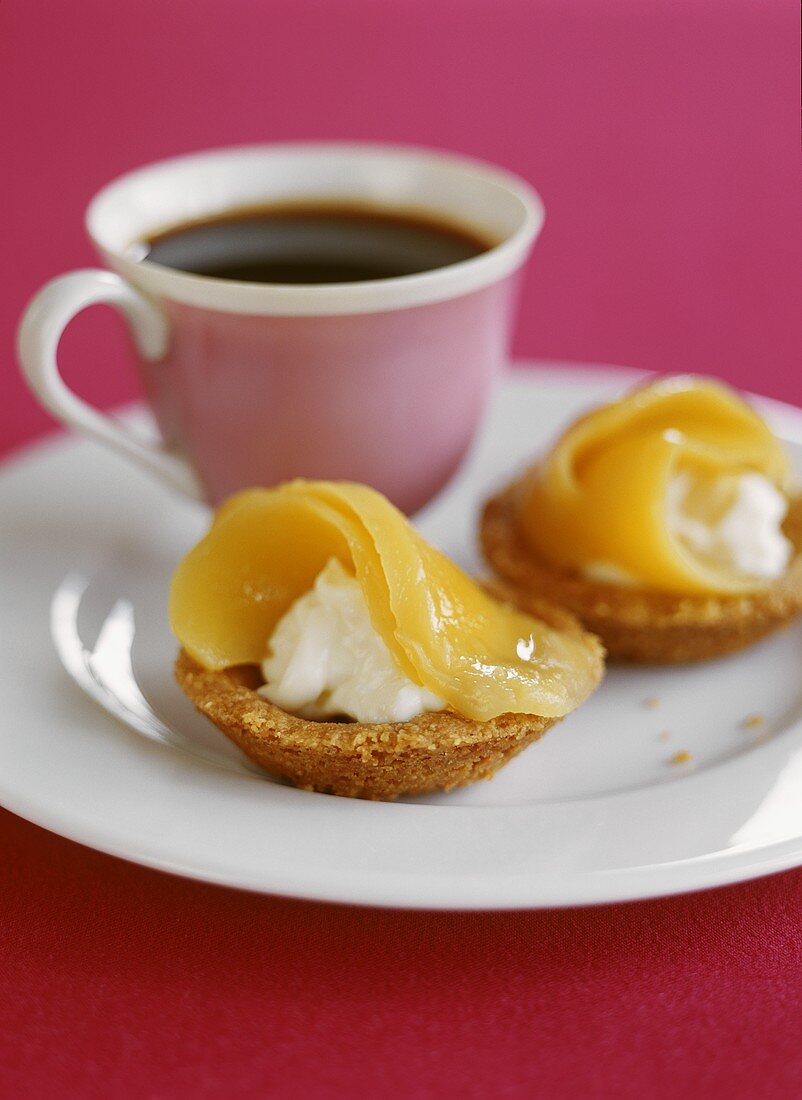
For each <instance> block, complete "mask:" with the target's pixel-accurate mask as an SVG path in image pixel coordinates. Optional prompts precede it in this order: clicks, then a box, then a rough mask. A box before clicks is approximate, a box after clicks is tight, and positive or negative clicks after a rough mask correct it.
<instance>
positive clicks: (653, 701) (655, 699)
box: [643, 695, 660, 710]
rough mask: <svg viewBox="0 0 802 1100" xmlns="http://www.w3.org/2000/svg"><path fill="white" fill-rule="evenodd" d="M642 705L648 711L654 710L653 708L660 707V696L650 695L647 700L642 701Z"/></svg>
mask: <svg viewBox="0 0 802 1100" xmlns="http://www.w3.org/2000/svg"><path fill="white" fill-rule="evenodd" d="M643 705H644V706H645V707H648V708H649V710H654V709H655V707H659V706H660V696H659V695H650V696H649V698H648V699H644V700H643Z"/></svg>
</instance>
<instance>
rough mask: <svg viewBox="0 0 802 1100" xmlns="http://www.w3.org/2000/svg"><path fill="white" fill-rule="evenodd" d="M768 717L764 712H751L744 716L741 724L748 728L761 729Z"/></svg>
mask: <svg viewBox="0 0 802 1100" xmlns="http://www.w3.org/2000/svg"><path fill="white" fill-rule="evenodd" d="M765 724H766V719H765V718H764V717H763V715H762V714H750V715H749V717H748V718H744V720H743V722H741V725H742V726H743V728H744V729H746V730H756V729H760V727H761V726H765Z"/></svg>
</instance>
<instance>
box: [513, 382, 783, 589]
mask: <svg viewBox="0 0 802 1100" xmlns="http://www.w3.org/2000/svg"><path fill="white" fill-rule="evenodd" d="M683 471H688V472H690V473H691V474H692V475H693V478H694V486H695V489H694V493H693V508H694V518H696V519H699V520H701V521H703V522H705V521H707V522H710V523H713V522H715V521H716V520H717V519H718V518H720V513H721V508H722V502H723V501H726V499H727V491H730V492H731V491H732V489H733V486H734V484H735V478H736V476H738V475H740V474H743V473H746V472H748V471H754V472H757V473H760V474H763V475H764V476H766V477H767V478H769V479H770V480H771V481H772V482H774V484H775V485H776V486H777V487H778V488H779V489H780V490H782V491H785V490H786V488H787V486H788V484H789V480H790V474H791V468H790V462H789V458H788V456H787V455H786V453H785V451H784V450H783V448H782V446H781V444H780V443H779V441H778V440H777V439H776V438H775V437H774V435H773V434H772V433H771V431H770V429H769V428H768V426H767V425H766V424H765V423H764V421H763V420H762V419H761V418H760V417H759V416H758V415H757V413H755V412H754V411H753V410H752V409H751V408H750V407H749V406H748V405H747V404H746V403H745V402H744V401H743V400H742V399H741V398H740V397H739V396H738V395H737V394H736V393H734V392H733V391H732V390H730V389H729V388H728V387H727V386H725V385H723V384H721V383H718V382H713V381H708V380H701V379H696V378H693V377H690V376H679V377H672V378H666V379H663V380H661V381H658V382H655V383H654V384H652V385H648V386H643V387H642V388H639V389H636V390H635V391H633V392H632V393H630V394H629V395H627V396H626V397H624V398H623V399H622V400H620V401H615V402H613V403H612V404H610V405H605V406H603V407H602V408H599V409H596V410H594V411H593V412H591V413H589V414H588V415H586V416H584V417H582V418H581V419H580V420H578V421H577V422H576V423H575V424H573V425H572V426H571V427H570V428H569V429H568V430H567V431H566V432H565V434H564V435H563V436H562V437H561V438H560V439H559V441H558V442H557V444H556V446H555V447H554V449H553V450H552V451H551V452H550V454H549V455H548V457H547V458H546V459H545V461H544V462H543V463H541V464H540V465H538V466H537V467H536V468H535V469H533V470H532V472H531V473H530V475H529V476H528V477H527V478H526V479H525V481H524V483H523V485H522V492H521V498H520V501H521V503H520V521H521V527H522V531H523V534H524V537H525V539H526V541H527V542H528V543H529V545H530V546H531V548H532V549H533V550H534V551H535V552H537V553H538V554H540V555H541V556H542V557H544V558H545V559H546V560H547V561H549V562H551V563H552V564H554V565H556V566H558V567H563V568H569V569H573V570H578V571H581V570H583V569H584V568H586V567H588V566H599V565H602V566H603V567H607V568H610V569H611V571H612V570H615V569H617V570H623V572H624V574H626V575H628V576H629V577H630V578H631V579H632V580H633V581H634V582H635V583H636V584H639V585H641V586H644V587H648V588H654V589H659V590H662V591H668V592H685V593H715V592H730V593H737V592H741V591H748V590H750V589H757V588H760V587H762V586H763V585H762V583H761V581H760V580H758V579H756V578H754V577H749V576H745V575H743V574H739V573H738V572H736V571H735V570H734V569H731V568H728V567H726V566H723V565H717V564H715V563H711V562H710V561H707V560H702V559H701V558H700V557H699V556H698V555H696V554H694V553H693V552H692V550H691V549H689V547H688V546H687V545H686V544H684V543H682V542H681V541H680V540H679V539H678V538H676V537H675V536H674V535H673V534H672V532H671V530H669V527H668V526H667V524H666V515H667V506H666V496H667V492H668V486H669V482H670V480H671V479H672V478H673V476H674V475H676V474H678V473H680V472H683ZM723 490H727V491H723Z"/></svg>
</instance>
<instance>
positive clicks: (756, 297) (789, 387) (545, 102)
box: [0, 0, 802, 444]
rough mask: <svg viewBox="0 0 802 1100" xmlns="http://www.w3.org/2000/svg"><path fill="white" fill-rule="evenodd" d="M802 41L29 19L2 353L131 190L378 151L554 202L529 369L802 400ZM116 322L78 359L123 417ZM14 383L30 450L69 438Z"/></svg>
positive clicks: (512, 2)
mask: <svg viewBox="0 0 802 1100" xmlns="http://www.w3.org/2000/svg"><path fill="white" fill-rule="evenodd" d="M798 20H799V16H798V5H796V4H795V3H793V0H607V2H605V3H599V2H597V0H328V2H323V0H227V2H226V0H170V2H169V3H163V2H161V0H115V3H113V4H112V3H109V2H108V0H70V3H61V2H52V0H51V2H47V0H37V2H36V3H27V4H26V3H24V0H6V2H5V3H3V4H2V5H0V103H2V104H3V105H4V106H3V110H2V112H0V114H1V115H2V117H1V118H0V127H1V128H2V130H1V131H0V135H1V136H2V142H0V147H2V148H3V149H4V150H8V151H9V152H10V153H11V156H10V158H9V159H8V160H7V161H6V164H7V167H6V170H5V171H4V173H3V191H2V194H3V197H4V200H5V201H4V203H3V207H2V209H3V212H4V215H5V222H6V227H5V231H4V234H3V242H4V261H5V264H4V266H5V271H6V282H7V285H6V286H5V287H4V293H3V296H2V298H1V299H0V338H1V339H2V346H4V347H5V348H6V349H8V348H9V347H10V343H11V338H12V333H13V330H14V326H15V323H16V320H17V317H18V315H19V313H20V310H21V309H22V306H23V303H24V302H25V300H26V298H27V297H28V296H29V295H30V294H31V293H32V292H33V291H34V290H35V289H36V288H37V287H38V286H39V285H40V284H41V283H42V282H43V281H45V280H46V279H48V278H49V277H51V276H52V275H55V274H57V273H58V272H60V271H64V270H67V269H69V268H72V267H76V266H82V265H87V264H92V263H94V257H93V255H92V252H91V250H90V248H89V246H88V244H87V242H86V240H85V237H84V233H83V228H82V212H83V209H84V207H85V205H86V203H87V200H88V199H89V198H90V197H91V195H92V194H93V193H94V192H95V191H96V190H97V189H98V188H99V187H100V186H101V185H102V184H103V183H104V182H106V181H107V180H109V179H111V178H112V177H113V176H115V175H117V174H119V173H120V172H123V171H125V170H127V169H129V168H132V167H135V166H136V165H139V164H142V163H144V162H147V161H150V160H153V159H157V158H159V157H163V156H167V155H171V154H174V153H179V152H184V151H188V150H192V149H199V148H203V147H206V146H213V145H220V144H229V143H236V142H246V141H265V140H273V139H281V140H284V139H292V138H339V137H343V138H366V139H372V138H375V139H381V140H390V141H404V142H417V143H421V144H424V145H433V146H442V147H445V148H450V149H455V150H459V151H462V152H465V153H470V154H474V155H477V156H480V157H485V158H488V159H489V160H492V161H497V162H498V163H499V164H502V165H505V166H507V167H509V168H512V169H514V170H515V171H517V172H520V173H521V174H522V175H523V176H525V177H526V178H527V179H529V180H530V181H531V182H532V183H533V184H534V185H535V186H536V187H537V188H539V190H540V191H541V193H542V195H543V198H544V200H545V203H546V207H547V210H548V220H547V225H546V229H545V231H544V233H543V236H542V238H541V240H540V243H539V244H538V246H537V249H536V252H535V256H534V259H533V262H532V264H531V267H530V271H529V276H528V279H527V281H526V285H525V288H524V296H523V301H522V309H521V319H520V325H519V330H518V338H517V340H516V352H517V353H518V354H519V355H527V356H533V355H539V356H553V357H558V358H566V359H587V360H596V361H608V362H615V363H622V364H627V365H631V366H636V367H644V368H653V369H657V370H684V369H689V370H695V371H711V372H715V373H720V374H722V375H724V376H725V377H728V378H730V379H732V380H733V381H735V382H739V383H742V384H747V385H752V386H756V387H757V388H759V389H761V390H763V391H765V392H767V393H769V394H771V395H774V396H784V397H787V398H790V399H792V400H796V401H799V402H802V378H800V372H799V370H798V368H799V363H800V351H802V338H801V335H800V325H799V307H800V301H801V300H802V217H800V214H802V210H801V209H800V206H801V203H800V173H799V169H800V152H799V138H798V130H799V113H798V98H799V97H798V84H799V79H798V41H799V33H798V31H799V28H798ZM105 313H106V311H105V310H95V311H92V313H91V314H90V315H87V316H84V317H82V318H80V319H79V320H77V321H76V322H75V324H74V326H73V328H72V330H71V332H70V333H69V336H68V338H67V340H66V341H65V353H64V362H65V364H66V367H67V371H68V375H69V377H70V379H71V380H73V381H74V382H75V384H76V385H78V386H80V388H81V389H82V391H83V392H84V393H85V394H87V395H90V396H91V397H93V398H94V399H95V400H97V401H99V402H101V403H103V404H105V403H108V402H110V401H119V400H120V399H122V398H125V397H128V396H129V395H130V394H131V393H132V392H133V390H134V384H133V379H132V377H131V375H130V373H129V372H128V370H127V368H126V364H125V354H124V351H123V347H124V345H123V341H122V338H121V336H120V333H119V330H118V327H117V323H116V322H115V321H114V320H112V319H111V318H108V317H106V316H104V314H105ZM6 364H7V366H4V367H3V370H4V371H5V370H6V369H7V370H8V371H9V372H10V378H9V380H8V381H6V379H5V378H4V387H5V386H6V385H7V386H8V387H9V390H10V393H11V398H12V399H11V400H6V401H4V402H3V403H2V406H1V407H0V418H2V419H0V439H2V440H4V441H5V442H6V443H7V444H14V443H18V442H21V441H22V440H24V439H26V438H28V437H29V436H30V435H31V433H32V432H37V431H41V430H42V429H43V428H44V427H45V426H46V424H47V419H46V417H45V416H44V414H43V413H34V412H33V411H32V407H31V404H30V403H29V402H28V400H27V399H26V398H25V397H24V396H23V390H22V387H21V384H20V383H19V382H18V381H17V380H16V378H15V377H14V376H13V367H12V365H11V362H10V357H7V359H6Z"/></svg>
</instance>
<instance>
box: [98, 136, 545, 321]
mask: <svg viewBox="0 0 802 1100" xmlns="http://www.w3.org/2000/svg"><path fill="white" fill-rule="evenodd" d="M293 165H296V166H298V167H306V168H307V169H311V168H312V166H315V165H317V169H318V170H317V172H311V171H309V172H308V174H305V175H304V177H303V181H304V185H306V181H307V180H311V181H312V183H313V184H316V182H317V180H318V179H319V178H320V174H321V172H323V173H325V172H326V171H330V173H331V176H332V179H333V181H334V182H333V183H332V184H330V185H327V186H326V187H325V188H323V190H322V191H319V192H315V191H313V190H310V191H309V192H308V193H309V194H310V195H311V194H317V196H318V197H320V195H321V194H322V193H323V191H324V192H325V194H326V195H327V197H331V194H330V189H329V188H330V186H336V187H337V188H338V196H339V197H346V196H347V195H348V194H349V192H348V188H349V187H350V188H351V192H350V197H351V198H354V199H358V200H359V201H365V200H368V201H369V200H370V198H371V194H370V193H369V192H370V191H371V189H373V192H374V197H375V195H378V194H381V193H383V192H384V195H383V198H382V199H380V200H377V204H378V205H381V202H382V201H383V202H384V203H386V204H387V205H391V204H392V205H396V206H402V207H404V208H414V207H416V206H417V208H419V209H421V210H424V211H426V212H432V211H434V212H437V210H436V208H437V207H438V205H439V207H440V211H441V212H442V213H450V214H451V215H453V216H454V217H455V219H456V220H458V221H461V222H462V223H463V224H466V225H468V226H470V227H473V228H478V229H485V230H491V227H494V228H493V232H494V235H495V236H497V237H498V239H499V243H498V244H496V245H493V246H492V247H491V248H490V249H488V250H487V251H486V252H482V253H480V254H479V255H477V256H474V257H472V258H470V259H468V260H463V261H461V262H459V263H455V264H451V265H449V266H447V267H441V268H436V269H434V270H432V271H425V272H421V273H420V274H415V275H403V276H399V277H395V278H389V279H381V280H379V279H377V280H367V281H364V282H359V283H332V284H326V285H320V286H308V285H304V286H295V285H293V286H290V285H278V284H264V283H245V282H237V281H233V280H231V281H229V280H223V279H215V278H210V277H208V276H203V275H195V274H190V273H188V272H182V271H176V270H175V269H173V268H168V267H165V266H163V265H161V264H157V263H153V262H152V261H148V260H140V261H136V260H134V259H132V258H131V256H130V255H127V252H128V249H129V246H130V245H131V244H132V243H133V242H134V241H135V240H136V239H138V238H141V237H142V236H145V235H147V234H148V233H154V232H158V231H159V230H161V229H164V228H166V227H167V226H169V225H175V224H181V222H182V221H185V222H186V221H191V220H193V216H194V217H198V216H200V217H208V216H211V215H213V214H214V213H221V212H223V211H224V210H225V209H230V208H231V207H232V205H245V203H244V202H243V201H241V200H242V198H243V196H245V195H246V193H247V191H246V190H243V188H246V189H247V188H249V187H250V188H256V189H257V190H255V191H254V195H256V194H257V191H258V188H259V186H260V184H259V180H260V179H262V178H263V176H261V175H260V173H262V174H265V173H267V172H268V171H269V170H270V168H271V166H272V167H273V168H275V169H276V170H278V169H279V168H280V169H281V171H283V172H284V173H285V175H287V173H291V169H292V166H293ZM196 173H197V178H198V179H199V180H200V179H203V181H204V182H205V183H206V185H207V192H206V193H205V194H204V192H203V188H202V187H200V186H196V187H192V186H190V185H189V182H188V181H189V180H191V179H193V178H194V177H195V174H196ZM355 175H356V176H359V177H360V178H359V179H358V180H357V181H356V183H355V184H353V183H352V180H353V177H354V176H355ZM287 178H289V176H287ZM226 181H228V184H227V183H226ZM231 185H233V186H234V187H235V189H236V191H237V193H238V195H239V198H236V197H235V198H234V199H233V201H232V198H231V197H229V198H228V200H226V187H227V186H229V187H230V186H231ZM427 187H429V188H430V193H431V196H432V201H431V202H427V201H426V198H425V196H426V194H427ZM264 198H265V196H264V195H263V194H261V201H264ZM255 201H258V200H255ZM160 202H161V207H159V203H160ZM452 202H453V204H454V206H455V207H459V206H460V205H461V207H462V208H461V209H450V210H449V204H450V203H452ZM160 210H161V212H160ZM544 219H545V210H544V207H543V203H542V201H541V199H540V196H539V195H538V194H537V192H536V191H535V190H534V188H532V187H531V186H530V185H529V184H528V183H526V182H525V181H524V180H523V179H521V178H520V177H518V176H516V175H514V174H513V173H512V172H508V171H506V170H504V169H501V168H497V167H495V166H494V165H491V164H488V163H486V162H484V161H480V160H475V159H473V158H470V157H465V156H461V155H458V154H454V153H445V152H441V151H437V150H431V149H427V148H422V147H418V146H408V145H388V144H383V143H372V142H290V143H281V144H264V145H243V146H229V147H225V148H220V149H212V150H207V151H205V152H200V153H190V154H186V155H183V156H179V157H172V158H169V159H167V160H161V161H157V162H155V163H153V164H149V165H147V166H145V167H143V168H138V169H135V170H134V171H132V172H128V173H126V174H125V175H122V176H120V177H118V178H117V179H116V180H114V181H112V182H111V183H109V184H107V185H106V186H105V187H104V188H102V190H101V191H99V192H98V193H97V195H95V197H94V198H93V199H92V201H91V202H90V204H89V207H88V208H87V212H86V228H87V232H88V234H89V236H90V239H91V240H92V242H93V244H94V246H95V248H96V249H97V250H98V252H99V253H100V254H101V256H102V257H103V258H104V259H105V261H106V263H107V264H108V265H109V266H110V267H111V268H112V269H113V270H115V271H117V272H118V274H120V275H121V276H122V277H123V278H125V279H127V280H128V281H129V282H131V283H133V284H134V285H136V286H137V287H139V288H140V289H141V290H143V291H145V292H146V293H149V294H151V295H153V296H155V297H159V298H167V299H171V300H173V301H176V302H181V303H184V304H186V305H191V306H196V307H199V308H201V309H211V310H216V311H220V312H228V313H241V314H242V313H244V314H256V315H260V314H262V315H281V316H325V315H334V314H345V313H373V312H384V311H389V310H397V309H405V308H409V307H412V306H419V305H426V304H429V303H433V302H437V301H443V300H446V299H449V298H455V297H460V296H462V295H465V294H469V293H472V292H473V291H477V290H481V289H482V288H483V287H486V286H489V285H491V284H493V283H496V282H499V281H500V280H502V279H503V278H505V277H506V276H508V275H510V274H512V272H514V271H515V270H516V269H517V268H519V267H520V266H521V265H522V264H523V263H524V261H525V260H526V257H527V256H528V254H529V250H530V248H531V246H532V244H533V242H534V240H535V239H536V237H537V236H538V234H539V232H540V230H541V228H542V226H543V222H544ZM480 223H481V224H480Z"/></svg>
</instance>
